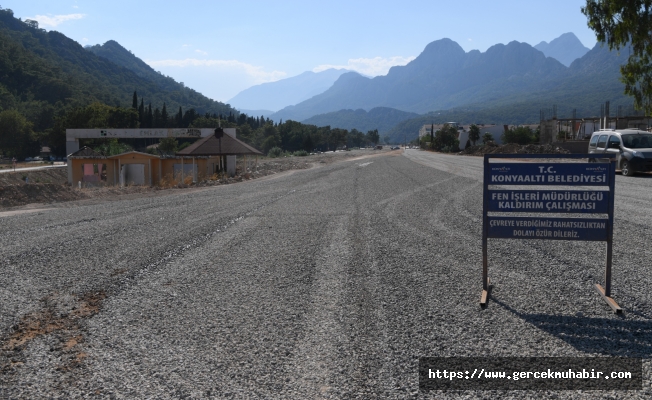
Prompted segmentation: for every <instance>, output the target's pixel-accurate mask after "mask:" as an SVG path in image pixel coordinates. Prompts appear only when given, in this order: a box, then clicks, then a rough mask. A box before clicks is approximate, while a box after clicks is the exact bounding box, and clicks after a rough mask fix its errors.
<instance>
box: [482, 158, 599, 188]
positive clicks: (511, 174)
mask: <svg viewBox="0 0 652 400" xmlns="http://www.w3.org/2000/svg"><path fill="white" fill-rule="evenodd" d="M609 169H610V164H607V163H492V164H489V182H487V183H488V184H489V185H557V186H566V185H571V186H607V185H608V184H609V181H608V177H609Z"/></svg>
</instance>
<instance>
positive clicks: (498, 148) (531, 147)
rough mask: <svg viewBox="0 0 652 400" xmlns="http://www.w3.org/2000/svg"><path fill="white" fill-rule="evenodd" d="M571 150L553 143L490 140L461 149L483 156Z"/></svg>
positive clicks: (467, 154)
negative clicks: (497, 141)
mask: <svg viewBox="0 0 652 400" xmlns="http://www.w3.org/2000/svg"><path fill="white" fill-rule="evenodd" d="M569 153H570V151H568V150H566V149H562V148H561V147H558V146H554V145H552V144H526V145H520V144H516V143H509V144H503V145H497V144H496V143H494V142H489V143H488V144H486V145H483V146H471V147H469V148H467V149H464V150H462V151H460V152H459V153H458V154H460V155H464V156H483V155H485V154H569Z"/></svg>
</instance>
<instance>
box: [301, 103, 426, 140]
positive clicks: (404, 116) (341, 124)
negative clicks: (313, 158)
mask: <svg viewBox="0 0 652 400" xmlns="http://www.w3.org/2000/svg"><path fill="white" fill-rule="evenodd" d="M418 116H419V114H416V113H411V112H405V111H400V110H397V109H395V108H387V107H376V108H372V109H371V110H369V111H368V112H367V111H365V110H363V109H357V110H340V111H337V112H334V113H327V114H320V115H315V116H313V117H311V118H308V119H305V120H303V121H301V122H303V123H304V124H310V125H317V126H331V127H333V128H341V129H348V130H351V129H357V130H359V131H361V132H367V131H370V130H374V129H378V132H379V133H380V134H381V135H382V134H384V133H385V132H387V131H389V130H390V129H391V128H393V127H394V126H396V125H397V124H398V123H400V122H402V121H405V120H408V119H412V118H416V117H418Z"/></svg>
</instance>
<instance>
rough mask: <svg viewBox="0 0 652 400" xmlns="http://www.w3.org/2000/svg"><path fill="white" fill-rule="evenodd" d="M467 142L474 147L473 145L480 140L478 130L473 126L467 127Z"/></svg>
mask: <svg viewBox="0 0 652 400" xmlns="http://www.w3.org/2000/svg"><path fill="white" fill-rule="evenodd" d="M469 140H470V141H471V143H473V145H474V146H475V143H476V142H477V141H478V140H480V128H479V127H478V126H477V125H476V124H473V125H471V126H470V127H469Z"/></svg>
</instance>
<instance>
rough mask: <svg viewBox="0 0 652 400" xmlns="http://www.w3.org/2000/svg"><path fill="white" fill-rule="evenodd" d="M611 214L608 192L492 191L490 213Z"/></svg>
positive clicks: (490, 193) (490, 194) (490, 192)
mask: <svg viewBox="0 0 652 400" xmlns="http://www.w3.org/2000/svg"><path fill="white" fill-rule="evenodd" d="M608 210H609V192H608V191H605V190H490V191H489V209H488V210H487V211H496V212H525V213H532V212H537V213H543V212H546V213H547V212H552V213H592V214H595V213H598V214H606V213H607V212H608Z"/></svg>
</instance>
